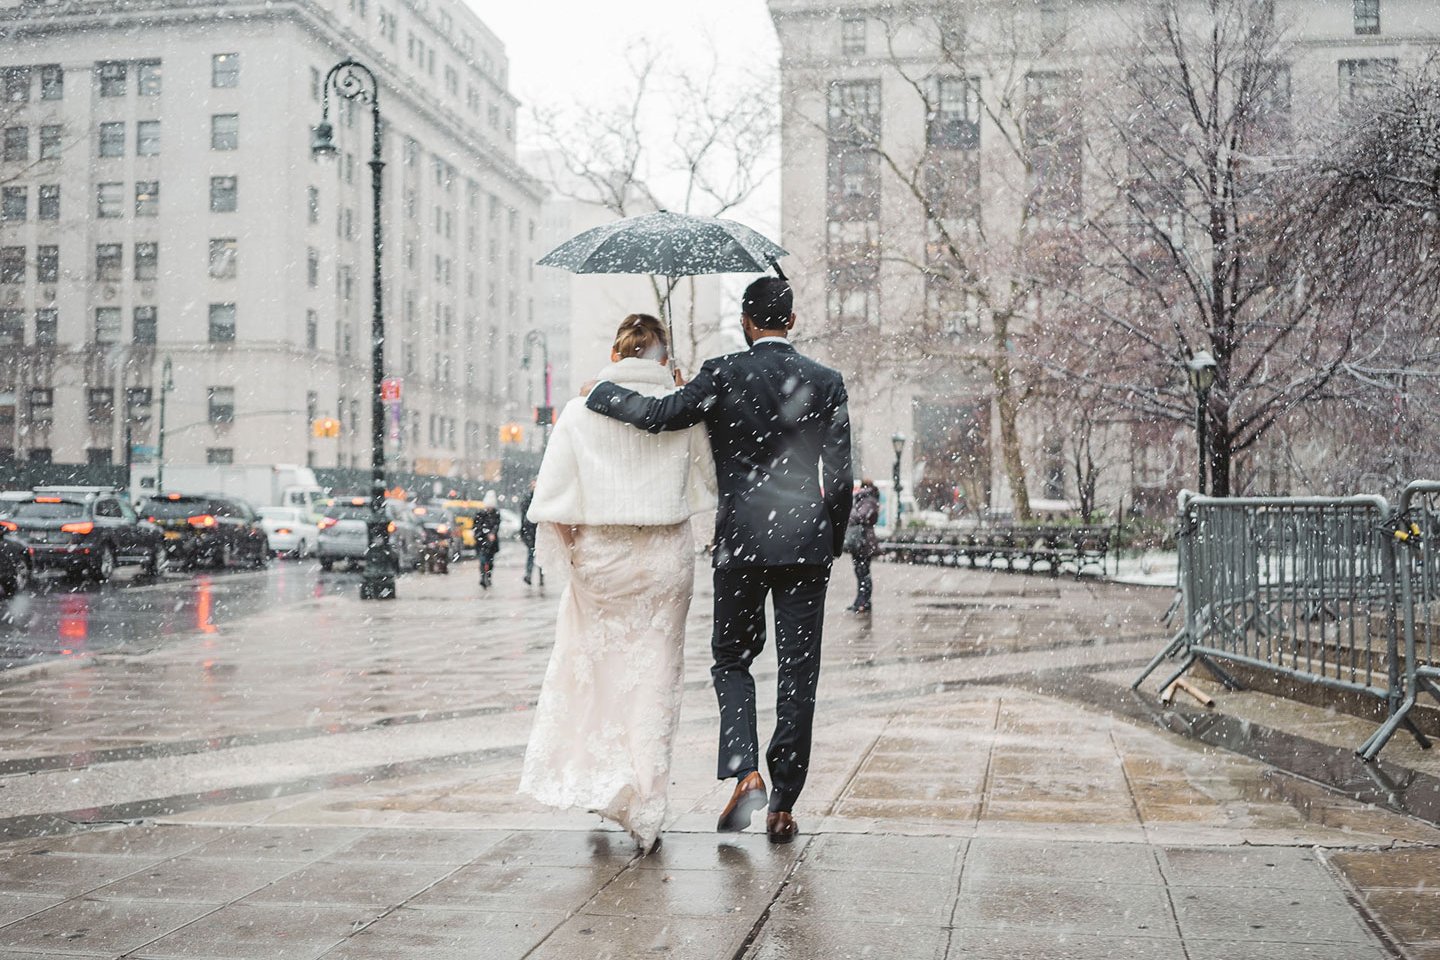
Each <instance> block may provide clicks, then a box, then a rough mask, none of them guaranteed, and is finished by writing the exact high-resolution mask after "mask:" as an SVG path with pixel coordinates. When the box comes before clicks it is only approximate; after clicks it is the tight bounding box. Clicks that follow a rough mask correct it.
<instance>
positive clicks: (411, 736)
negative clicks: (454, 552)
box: [0, 557, 1440, 960]
mask: <svg viewBox="0 0 1440 960" xmlns="http://www.w3.org/2000/svg"><path fill="white" fill-rule="evenodd" d="M510 559H511V560H512V561H513V559H514V558H513V557H512V558H510ZM459 570H460V572H458V573H457V574H456V575H454V576H451V577H448V578H444V577H430V578H415V577H411V578H406V579H405V580H404V581H402V590H401V597H402V599H401V600H399V601H397V602H395V603H393V604H367V605H361V604H359V603H358V602H356V601H353V600H350V599H348V598H344V599H342V598H334V597H325V598H317V599H315V600H314V601H312V602H307V604H306V605H305V606H304V607H302V608H300V609H299V610H298V612H297V610H296V609H295V608H291V609H289V610H286V611H276V612H273V613H269V614H262V615H258V616H256V617H254V618H252V619H250V620H246V621H243V623H242V624H241V626H240V627H239V628H237V629H233V630H229V631H224V632H222V633H220V634H218V635H197V636H195V637H193V638H189V639H187V640H185V641H181V642H177V643H174V644H171V645H168V646H165V647H161V648H159V649H156V650H154V651H151V652H148V653H138V654H121V655H107V656H104V657H98V658H95V659H93V660H90V661H83V662H78V663H69V664H64V665H59V666H55V667H51V668H45V669H39V670H32V671H28V672H27V673H26V674H24V675H22V676H18V677H9V678H6V677H0V727H3V731H4V735H3V739H0V751H3V752H0V807H3V811H4V812H3V816H5V817H8V818H10V819H8V820H6V821H4V823H3V824H0V827H3V829H4V830H5V831H6V834H5V835H7V836H10V837H13V838H14V839H11V840H10V841H8V842H6V843H4V844H3V845H0V857H3V859H0V960H11V958H16V957H42V956H60V955H65V956H82V957H116V956H122V955H124V956H133V957H154V958H161V957H166V958H178V957H186V958H211V957H213V958H216V960H219V958H225V960H242V958H269V957H275V958H280V957H284V958H292V957H321V956H324V957H327V958H375V960H381V958H385V960H406V958H412V957H413V958H420V957H425V958H445V957H465V958H472V957H486V958H489V957H495V958H507V957H516V958H518V957H536V958H540V957H565V958H577V960H578V958H593V957H600V958H604V957H614V958H621V957H625V958H629V957H635V956H652V955H653V956H666V957H678V958H689V957H695V958H731V957H745V958H767V960H778V958H787V960H788V958H809V957H815V958H832V957H834V958H843V957H872V958H877V957H896V958H912V957H914V958H928V957H935V958H941V957H957V958H958V957H966V958H1057V960H1059V958H1064V960H1082V958H1092V957H1093V958H1102V957H1103V958H1115V957H1127V958H1137V960H1145V958H1167V960H1168V958H1172V957H1173V958H1177V960H1179V958H1189V960H1207V958H1214V960H1243V958H1248V957H1256V958H1259V957H1265V958H1267V960H1270V958H1289V957H1307V958H1321V960H1325V958H1335V960H1368V958H1382V957H1395V956H1408V957H1414V958H1422V957H1423V958H1440V923H1437V922H1436V917H1437V915H1440V900H1437V899H1435V898H1436V897H1437V895H1436V894H1435V893H1432V892H1428V891H1429V890H1431V889H1433V887H1434V881H1433V878H1434V877H1435V876H1440V830H1437V829H1436V828H1434V827H1432V826H1430V825H1427V824H1424V823H1421V822H1419V821H1416V820H1413V819H1409V818H1406V817H1403V816H1400V815H1398V814H1394V813H1389V812H1386V811H1384V810H1380V809H1375V808H1371V807H1367V806H1365V805H1362V804H1358V803H1353V802H1351V801H1348V800H1345V799H1344V798H1343V797H1340V796H1338V795H1336V794H1331V793H1329V792H1327V791H1325V790H1324V789H1322V788H1320V787H1317V786H1314V785H1312V784H1310V783H1307V782H1305V781H1303V780H1300V779H1298V778H1295V777H1292V776H1289V775H1286V774H1283V773H1280V772H1278V771H1275V770H1274V769H1273V768H1269V767H1267V766H1265V765H1263V764H1261V763H1258V762H1256V761H1254V760H1250V759H1248V758H1246V757H1244V756H1241V755H1238V754H1234V753H1229V752H1226V751H1223V750H1217V749H1214V748H1211V747H1206V746H1204V745H1202V744H1199V743H1197V742H1195V741H1192V740H1188V739H1184V738H1181V737H1178V736H1176V735H1174V734H1171V733H1168V732H1165V731H1162V730H1160V729H1158V728H1156V727H1155V726H1153V725H1142V724H1140V723H1137V722H1134V721H1130V720H1126V719H1123V718H1121V717H1118V716H1116V715H1114V714H1112V713H1110V712H1107V711H1104V710H1101V709H1090V708H1087V707H1085V706H1084V705H1082V704H1077V703H1076V702H1075V701H1074V700H1073V699H1071V698H1067V697H1065V696H1063V695H1062V693H1063V691H1060V690H1056V691H1053V694H1052V692H1050V691H1047V690H1044V689H1037V688H1035V684H1033V683H1032V682H1030V680H1031V678H1033V677H1034V676H1036V675H1044V676H1047V677H1049V676H1054V675H1055V674H1056V672H1057V671H1058V672H1059V674H1060V675H1061V676H1076V677H1078V676H1080V675H1081V674H1082V672H1083V673H1084V674H1086V675H1089V674H1098V675H1100V676H1102V677H1104V676H1107V675H1108V674H1111V673H1114V674H1115V675H1117V676H1119V675H1124V674H1125V671H1126V669H1128V668H1129V667H1130V666H1131V665H1132V664H1134V663H1137V662H1142V661H1143V660H1144V659H1146V658H1148V657H1149V656H1150V655H1151V654H1153V652H1154V651H1155V650H1156V649H1157V647H1158V644H1160V643H1161V642H1162V640H1161V634H1162V633H1163V630H1162V629H1161V628H1160V627H1158V626H1157V625H1156V623H1155V617H1156V616H1157V615H1158V614H1159V613H1160V612H1161V611H1162V610H1163V609H1164V608H1165V607H1166V605H1167V604H1168V603H1169V601H1170V599H1171V597H1170V593H1169V592H1168V591H1165V590H1158V589H1153V588H1142V587H1128V586H1122V585H1114V584H1104V583H1097V582H1091V581H1075V580H1071V579H1065V578H1056V579H1053V580H1052V579H1050V578H1029V577H1025V576H1019V575H1006V574H1001V573H989V572H985V571H965V570H931V569H926V568H914V567H895V566H888V565H877V567H876V580H877V608H878V610H879V611H880V612H879V614H877V615H876V619H873V620H871V621H866V620H857V619H854V618H848V617H847V615H846V614H844V613H843V612H842V609H841V608H843V606H844V605H845V604H846V603H847V602H848V600H849V599H850V597H849V595H848V593H847V590H848V589H850V588H851V587H852V584H851V582H850V577H849V572H848V570H846V569H840V568H837V574H836V585H835V587H834V589H833V590H832V596H831V598H830V600H831V602H830V616H831V626H830V627H829V629H828V632H827V637H826V661H825V672H824V674H823V679H822V685H821V703H820V712H819V717H818V721H817V730H816V744H815V750H814V755H815V758H816V761H815V767H814V769H813V770H812V773H811V777H810V782H809V785H808V786H807V788H806V793H805V796H804V798H803V800H802V803H801V805H800V807H799V808H798V809H797V810H796V816H797V818H798V819H799V821H800V826H801V830H802V834H803V835H802V837H801V838H800V840H799V841H797V842H796V843H795V844H793V845H791V846H789V847H773V846H771V845H769V844H767V843H766V842H765V840H764V837H763V836H760V835H748V834H747V835H739V836H732V837H721V836H718V835H716V834H715V833H713V827H714V818H715V814H716V811H718V809H719V808H720V806H721V805H722V804H723V802H724V797H725V794H726V792H727V791H726V786H725V785H723V784H717V783H716V782H715V781H714V780H713V779H711V777H712V776H713V769H712V764H713V756H712V754H713V743H714V737H715V730H714V725H715V708H714V700H713V694H712V693H711V692H710V690H709V688H708V684H707V682H706V681H707V670H708V659H707V657H706V646H707V642H708V617H707V613H708V606H709V591H708V585H707V584H706V579H707V578H705V577H704V576H703V573H704V571H700V573H701V574H702V576H701V577H700V579H699V584H700V585H701V587H700V590H699V591H698V593H697V598H696V603H695V608H694V610H693V611H692V619H691V635H690V640H689V648H688V650H687V665H686V671H687V672H686V677H687V687H686V700H685V704H684V711H683V720H682V729H681V738H680V742H679V744H678V745H677V750H676V762H675V770H674V787H673V791H672V812H673V822H672V823H671V824H670V826H669V828H668V830H667V833H666V838H665V846H664V848H663V849H662V850H661V851H660V853H659V854H657V855H656V856H654V857H652V858H647V859H643V860H634V859H633V858H632V851H631V847H630V844H629V842H628V840H626V839H625V838H624V837H623V835H621V834H617V833H615V832H613V831H610V830H607V829H605V828H604V827H603V825H601V824H600V823H599V822H598V821H597V820H596V819H595V818H594V817H590V816H586V815H583V814H557V813H550V812H546V811H544V810H542V809H539V808H536V807H534V806H532V805H531V804H529V803H528V802H526V801H524V800H523V799H522V798H520V797H518V796H517V795H516V794H515V787H516V783H517V781H518V771H519V762H520V757H521V755H522V752H523V747H524V742H525V737H526V733H527V731H528V724H529V716H528V707H529V704H530V703H531V702H532V701H533V698H534V695H535V692H536V690H537V689H538V684H539V681H540V678H541V674H542V672H543V666H544V663H545V660H546V657H547V656H548V652H549V649H548V648H549V644H548V624H549V620H550V617H551V616H552V614H553V606H554V599H555V596H556V595H558V588H553V587H552V589H551V591H550V595H549V596H548V597H542V596H538V595H537V594H536V593H535V592H534V591H529V590H527V589H526V588H524V587H523V586H522V585H520V584H519V582H518V580H519V577H518V570H517V569H515V568H514V567H511V566H508V565H503V564H502V568H501V570H500V571H499V585H498V587H497V589H496V590H495V591H493V592H492V593H491V594H490V595H487V596H484V597H480V596H478V593H479V591H478V589H477V588H476V587H475V585H474V584H473V582H472V580H471V578H470V576H469V574H470V573H471V572H473V571H472V569H471V568H469V567H462V568H459ZM773 663H774V661H773V659H771V655H770V654H769V653H767V654H766V655H764V656H763V657H762V661H761V676H760V687H761V693H760V696H761V702H762V704H763V703H766V702H770V701H772V700H773V684H774V676H773ZM769 722H770V718H769V717H763V716H762V727H763V726H765V725H768V723H769ZM106 750H108V751H111V752H110V753H97V751H106ZM80 821H89V823H88V824H82V825H81V826H79V827H76V826H74V825H73V822H80ZM101 821H121V822H120V823H109V822H101ZM57 827H59V828H60V829H61V831H62V832H60V833H58V834H56V835H51V836H36V835H35V834H36V833H37V832H38V831H41V830H47V829H48V830H54V829H56V828H57ZM1427 877H1428V878H1429V887H1423V886H1422V885H1421V884H1420V882H1419V881H1421V880H1424V879H1425V878H1427ZM1417 887H1418V888H1419V889H1417ZM1361 897H1364V898H1365V900H1366V902H1368V904H1369V906H1368V907H1363V908H1362V906H1361V902H1362V901H1361Z"/></svg>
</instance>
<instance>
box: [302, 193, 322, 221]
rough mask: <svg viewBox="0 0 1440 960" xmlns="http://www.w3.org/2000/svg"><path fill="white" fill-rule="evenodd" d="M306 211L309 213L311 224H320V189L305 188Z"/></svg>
mask: <svg viewBox="0 0 1440 960" xmlns="http://www.w3.org/2000/svg"><path fill="white" fill-rule="evenodd" d="M305 200H306V209H307V210H308V211H309V218H310V222H311V223H319V222H320V189H319V188H318V187H306V188H305Z"/></svg>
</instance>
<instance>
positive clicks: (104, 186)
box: [95, 183, 125, 220]
mask: <svg viewBox="0 0 1440 960" xmlns="http://www.w3.org/2000/svg"><path fill="white" fill-rule="evenodd" d="M124 187H125V185H124V184H123V183H97V184H95V215H96V216H97V217H99V218H101V219H102V220H114V219H117V218H119V217H123V216H124V215H125V210H124V209H123V204H124V200H123V197H124V194H123V193H121V190H123V189H124Z"/></svg>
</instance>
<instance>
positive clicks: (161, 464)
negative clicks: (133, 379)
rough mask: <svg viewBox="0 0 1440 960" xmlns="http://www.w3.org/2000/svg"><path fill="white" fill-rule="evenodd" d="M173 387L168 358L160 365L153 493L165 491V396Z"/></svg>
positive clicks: (172, 375) (171, 369) (172, 369)
mask: <svg viewBox="0 0 1440 960" xmlns="http://www.w3.org/2000/svg"><path fill="white" fill-rule="evenodd" d="M174 389H175V375H174V368H173V367H172V366H171V364H170V358H169V357H166V358H165V362H164V363H163V364H161V365H160V437H159V439H158V440H157V441H156V443H155V495H156V496H157V497H158V496H159V495H160V494H162V493H164V492H165V397H166V396H167V395H168V394H169V393H170V391H171V390H174Z"/></svg>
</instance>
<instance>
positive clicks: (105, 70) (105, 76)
mask: <svg viewBox="0 0 1440 960" xmlns="http://www.w3.org/2000/svg"><path fill="white" fill-rule="evenodd" d="M95 69H96V70H97V71H98V72H99V74H100V96H102V97H123V96H125V64H124V62H123V61H118V60H109V61H106V62H103V63H98V64H96V65H95Z"/></svg>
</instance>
